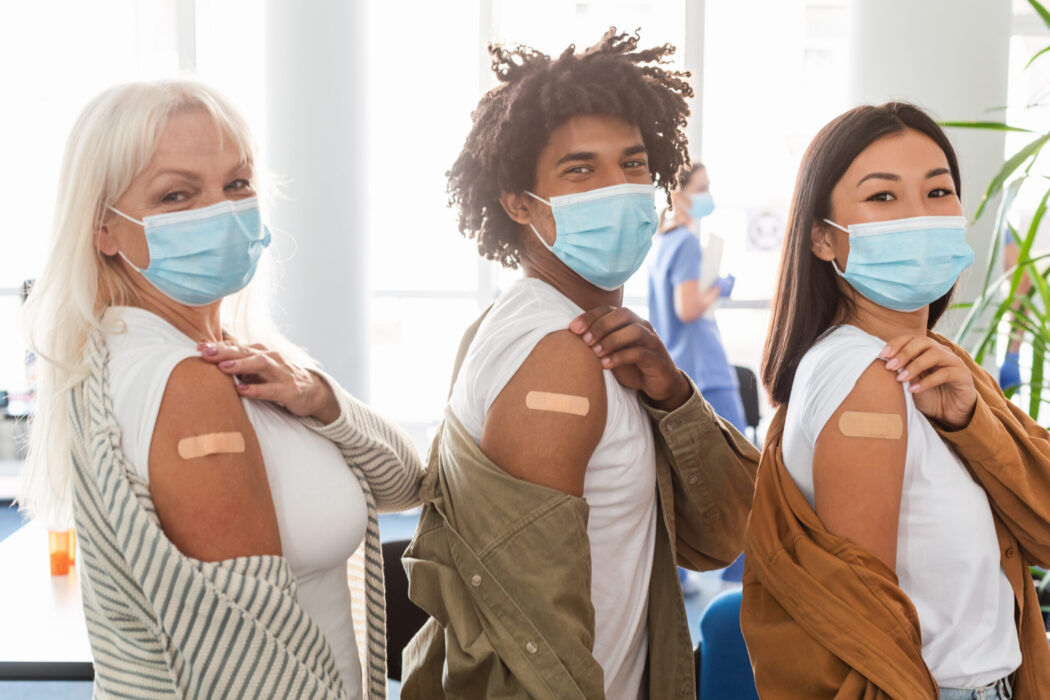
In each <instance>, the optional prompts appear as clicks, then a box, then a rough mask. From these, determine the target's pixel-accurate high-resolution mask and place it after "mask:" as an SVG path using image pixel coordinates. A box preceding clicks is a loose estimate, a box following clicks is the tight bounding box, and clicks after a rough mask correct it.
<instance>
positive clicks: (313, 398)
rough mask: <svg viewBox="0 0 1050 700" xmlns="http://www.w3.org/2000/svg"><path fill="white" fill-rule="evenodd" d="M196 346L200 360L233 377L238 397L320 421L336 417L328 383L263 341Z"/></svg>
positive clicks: (337, 409)
mask: <svg viewBox="0 0 1050 700" xmlns="http://www.w3.org/2000/svg"><path fill="white" fill-rule="evenodd" d="M197 349H198V350H199V351H200V353H201V358H202V359H203V360H205V361H206V362H210V363H211V364H214V365H216V366H217V367H218V368H219V369H220V370H222V371H223V372H224V373H226V374H227V375H229V376H231V377H234V379H235V380H236V386H237V393H238V394H240V395H241V396H246V397H248V398H250V399H257V400H260V401H270V402H271V403H275V404H277V405H278V406H281V407H283V408H285V409H287V410H288V411H289V412H290V413H292V414H294V415H296V416H300V417H304V418H305V417H311V418H316V419H317V420H319V421H321V422H322V423H331V422H332V421H334V420H335V419H336V418H338V417H339V413H340V409H339V402H338V400H337V399H336V398H335V394H334V393H333V392H332V388H331V387H330V386H328V382H326V381H325V380H324V379H322V378H321V376H320V375H318V374H317V373H315V372H311V371H310V370H307V369H304V368H302V367H299V366H298V365H296V364H294V363H292V362H290V361H288V360H287V359H286V358H285V357H284V356H283V355H281V353H279V352H277V351H276V350H272V349H270V348H269V347H267V346H266V345H263V344H262V343H255V344H252V345H240V344H238V343H235V342H223V343H201V344H200V345H199V346H198V347H197Z"/></svg>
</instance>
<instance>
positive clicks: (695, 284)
mask: <svg viewBox="0 0 1050 700" xmlns="http://www.w3.org/2000/svg"><path fill="white" fill-rule="evenodd" d="M680 181H681V185H680V186H679V188H678V189H677V190H675V191H674V192H673V193H672V194H671V203H672V206H671V209H669V210H668V211H666V212H665V213H664V216H663V219H662V221H661V224H660V228H659V232H658V235H657V236H656V240H655V241H654V246H653V247H654V248H655V250H654V252H653V256H652V261H651V263H650V265H649V323H651V324H652V326H653V329H654V330H655V331H656V334H657V335H659V336H660V339H661V340H663V342H664V345H666V346H667V350H668V352H670V353H671V357H672V358H673V359H674V361H675V364H676V365H678V367H679V369H681V370H682V371H683V372H685V373H686V374H688V375H689V378H690V379H692V380H693V382H695V383H696V387H697V388H698V389H699V390H700V393H701V394H702V395H703V397H704V398H705V399H706V400H707V402H708V403H709V404H711V407H712V408H713V409H715V412H716V413H718V415H720V416H722V417H723V418H725V419H726V420H727V421H729V422H730V423H732V424H733V426H734V427H736V429H737V430H739V431H740V432H744V431H745V430H746V429H747V426H746V424H745V421H744V404H743V402H742V401H741V399H740V387H739V384H738V381H737V376H736V370H735V369H734V368H733V366H732V365H731V364H729V360H728V359H727V358H726V351H725V348H724V347H722V336H721V334H720V333H719V331H718V323H717V322H716V321H715V319H714V314H713V307H714V305H715V303H716V302H717V301H718V300H719V299H722V298H726V297H728V296H729V295H730V294H731V293H732V291H733V284H734V282H735V279H734V278H733V277H732V276H725V277H717V278H715V279H712V280H705V282H707V283H708V284H707V286H704V284H703V283H702V282H701V277H702V275H701V269H702V267H703V262H704V260H703V256H704V251H703V250H702V249H701V246H700V238H699V233H700V232H699V228H700V220H701V219H703V218H704V217H705V216H707V215H708V214H710V213H711V212H712V211H714V208H715V203H714V199H713V198H712V197H711V190H710V180H709V179H708V175H707V169H706V168H705V167H704V165H703V164H702V163H693V164H692V166H691V167H690V168H689V169H688V170H687V171H686V172H685V174H683V175H682V176H681V177H680ZM711 247H712V248H715V249H716V250H714V251H712V254H713V255H714V256H716V259H715V260H712V261H711V263H712V265H711V268H712V269H713V270H716V271H717V269H718V261H719V259H720V258H721V253H722V251H721V245H720V244H719V245H712V246H711Z"/></svg>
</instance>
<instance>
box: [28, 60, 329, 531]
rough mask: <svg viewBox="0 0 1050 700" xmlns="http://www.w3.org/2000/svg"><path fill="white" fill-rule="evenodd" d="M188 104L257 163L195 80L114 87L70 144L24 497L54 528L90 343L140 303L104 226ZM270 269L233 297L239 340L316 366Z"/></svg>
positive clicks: (41, 327) (230, 308)
mask: <svg viewBox="0 0 1050 700" xmlns="http://www.w3.org/2000/svg"><path fill="white" fill-rule="evenodd" d="M187 110H201V111H203V112H204V113H206V114H207V115H209V116H210V117H211V118H212V119H213V120H214V122H215V125H216V126H217V127H218V129H219V132H220V133H221V134H223V136H224V138H230V139H232V141H233V143H234V145H235V146H236V147H237V148H238V149H239V150H240V152H241V156H242V157H243V158H244V159H245V160H247V161H249V162H252V163H255V162H256V158H255V145H254V142H253V139H252V136H251V131H250V129H249V128H248V125H247V122H246V121H245V120H244V119H243V117H241V115H240V114H239V113H238V112H237V110H236V109H235V108H234V107H233V105H232V104H230V103H229V102H228V101H227V100H226V98H225V97H223V96H222V95H221V94H220V93H219V92H217V91H216V90H214V89H213V88H210V87H208V86H206V85H203V84H201V83H197V82H193V81H185V80H178V81H156V82H136V83H128V84H125V85H118V86H116V87H113V88H110V89H108V90H106V91H105V92H103V93H102V94H100V95H98V96H97V97H95V98H94V99H93V100H92V101H91V102H90V103H88V105H87V107H85V108H84V111H83V112H81V114H80V117H79V118H78V119H77V121H76V124H75V125H74V126H73V130H72V132H71V133H70V135H69V141H68V142H67V144H66V149H65V155H64V157H63V161H62V169H61V172H60V174H59V182H58V198H57V202H56V205H55V219H54V228H53V232H52V236H51V248H50V251H49V253H48V258H47V262H46V264H45V265H44V268H43V270H42V272H41V274H40V276H39V278H38V279H37V280H36V283H35V284H34V286H33V291H32V292H31V293H30V295H29V299H28V300H27V302H26V308H25V314H24V331H25V336H26V340H27V342H28V344H29V347H30V348H31V349H32V350H33V352H35V353H36V355H37V357H38V358H39V363H40V368H39V372H38V386H37V405H36V412H35V415H34V416H33V418H32V422H31V424H30V432H29V451H28V455H27V458H26V466H25V471H24V474H23V479H22V485H21V489H20V493H19V496H18V503H19V506H20V508H21V509H22V510H23V511H25V512H27V513H28V514H29V515H30V516H32V517H40V518H43V519H45V520H46V521H47V523H48V524H49V526H51V527H53V528H61V527H68V526H70V525H71V523H72V520H73V509H72V470H73V467H72V460H71V457H70V440H71V435H70V432H69V423H68V404H69V399H70V394H71V392H72V391H73V389H74V388H75V387H76V386H77V385H78V384H79V383H80V382H82V381H83V380H84V378H85V377H86V376H87V373H88V368H87V367H86V366H85V365H84V363H83V360H82V353H83V350H84V345H85V342H86V341H87V339H88V337H89V335H90V333H91V332H92V331H93V330H95V329H101V328H102V321H101V316H102V313H103V311H105V309H107V308H109V307H111V306H121V305H129V304H134V301H135V294H134V291H133V288H132V286H131V285H130V284H129V283H128V278H127V276H126V274H125V273H124V272H123V271H122V270H121V267H120V266H119V265H118V264H117V263H116V261H115V260H114V259H113V258H110V257H107V256H104V255H102V254H101V253H100V252H99V250H98V249H97V247H96V244H95V233H96V231H97V230H98V229H99V228H100V226H101V225H102V221H103V217H104V215H105V212H106V211H107V207H109V206H110V205H112V204H114V203H115V202H116V201H117V200H118V199H119V198H120V196H121V195H122V194H123V193H124V191H125V190H127V188H128V187H129V186H130V185H131V183H132V181H133V180H134V179H135V177H136V176H137V175H138V174H139V173H140V172H142V170H143V169H144V168H145V167H146V165H147V164H148V163H149V161H150V159H151V158H152V157H153V154H154V152H155V151H156V148H157V143H158V140H159V138H160V135H161V132H162V131H163V129H164V127H165V126H166V125H167V123H168V121H169V120H170V119H171V117H172V116H173V115H175V114H179V113H182V112H185V111H187ZM267 257H268V256H264V260H265V259H266V258H267ZM268 276H269V275H268V272H267V270H265V269H264V270H261V274H257V275H256V278H255V280H253V282H252V284H251V285H249V287H248V288H247V289H245V290H244V291H242V292H240V293H239V294H236V295H233V296H231V297H229V298H228V299H226V300H225V301H224V303H223V310H222V315H223V325H224V326H226V327H227V328H228V329H229V330H230V331H231V332H232V333H233V334H234V336H236V337H237V338H238V339H243V340H247V339H249V338H250V339H252V340H254V341H264V342H267V343H269V344H270V345H271V346H276V347H277V348H278V349H280V350H281V351H283V352H286V353H290V354H292V355H293V357H294V358H295V359H296V360H297V361H300V362H305V363H307V364H309V362H308V361H307V360H306V358H305V353H302V351H301V350H299V349H298V348H295V347H294V346H293V345H291V343H290V342H289V341H287V340H286V339H284V338H283V337H282V336H281V335H280V334H279V333H278V332H277V330H276V328H275V327H274V325H273V324H272V322H271V321H270V314H269V311H268V308H266V302H267V299H266V296H267V295H266V294H265V291H266V289H265V287H266V286H267V285H266V279H267V277H268ZM253 288H254V291H253ZM260 288H262V289H260Z"/></svg>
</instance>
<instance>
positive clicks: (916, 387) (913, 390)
mask: <svg viewBox="0 0 1050 700" xmlns="http://www.w3.org/2000/svg"><path fill="white" fill-rule="evenodd" d="M908 391H910V392H911V393H913V394H915V393H918V391H919V385H918V384H912V385H911V388H910V389H908Z"/></svg>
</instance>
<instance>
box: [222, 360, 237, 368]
mask: <svg viewBox="0 0 1050 700" xmlns="http://www.w3.org/2000/svg"><path fill="white" fill-rule="evenodd" d="M233 364H234V363H233V360H223V361H222V362H220V363H219V367H222V368H223V369H229V368H230V367H233Z"/></svg>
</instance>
